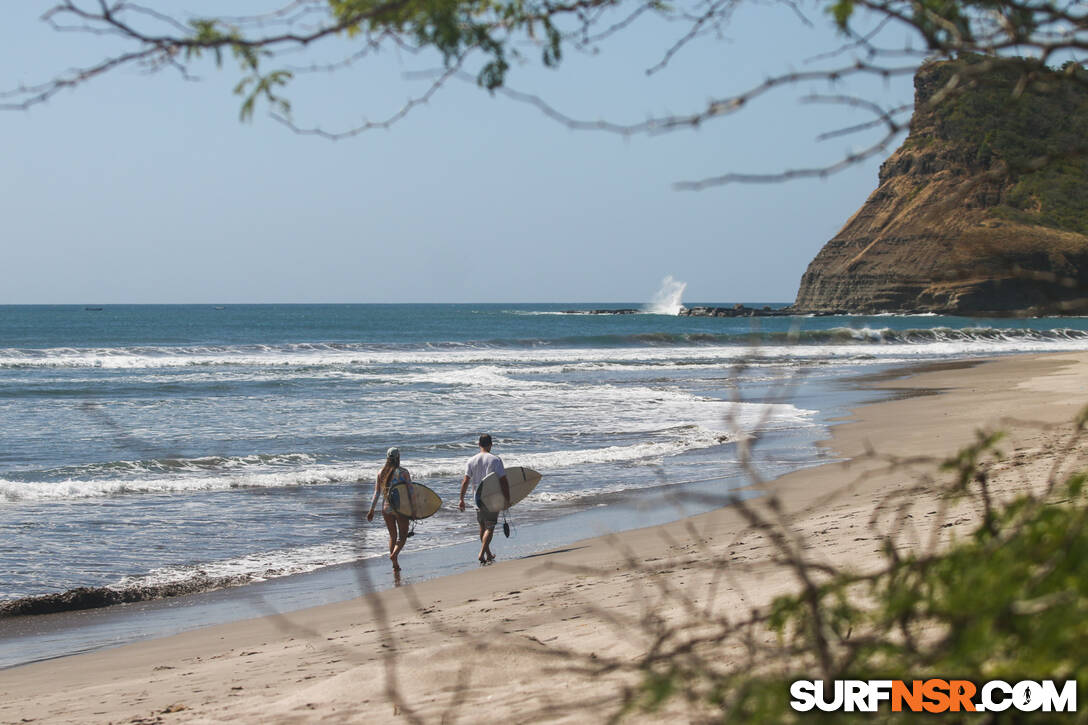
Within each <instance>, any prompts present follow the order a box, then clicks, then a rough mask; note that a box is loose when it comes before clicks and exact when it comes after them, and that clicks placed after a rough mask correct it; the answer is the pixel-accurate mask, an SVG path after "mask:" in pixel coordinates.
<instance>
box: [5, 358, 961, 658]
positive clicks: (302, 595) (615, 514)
mask: <svg viewBox="0 0 1088 725" xmlns="http://www.w3.org/2000/svg"><path fill="white" fill-rule="evenodd" d="M980 362H981V360H961V361H953V362H946V361H924V362H917V363H909V364H908V363H898V364H893V365H891V366H882V367H883V368H884V369H882V370H880V371H878V372H864V373H854V374H851V375H849V376H846V377H844V378H842V380H841V382H840V384H841V385H843V386H844V387H845V389H846V390H847V391H848V392H847V393H845V397H846V398H847V399H846V400H841V401H839V402H838V403H836V404H835V405H834V406H832V407H831V408H829V409H827V411H825V412H826V415H825V416H824V422H825V425H828V426H833V425H836V423H835V421H837V420H839V419H841V416H842V414H843V413H846V412H848V411H849V410H850V409H851V408H853V407H856V406H857V405H861V404H865V403H871V402H874V401H873V398H874V397H876V398H877V399H879V400H886V399H892V398H893V397H895V395H896V394H895V393H892V392H880V390H879V388H878V387H877V386H875V385H873V384H871V383H872V382H873V381H880V380H887V379H898V378H902V377H904V376H907V375H911V374H914V373H916V372H919V371H925V370H931V369H945V368H947V367H949V366H952V367H955V368H959V367H971V366H974V365H977V364H979V363H980ZM874 393H875V395H874ZM914 394H917V393H914ZM766 435H767V436H768V437H772V436H773V437H779V436H781V433H776V432H771V433H768V434H766ZM786 436H787V437H791V436H792V434H791V433H790V432H788V431H787V433H786ZM803 441H804V442H803V443H801V444H800V446H801V447H802V449H808V450H812V451H818V450H821V449H822V446H820V438H819V434H816V435H813V434H812V433H811V432H809V433H805V434H804V436H803ZM724 445H735V443H734V442H730V443H728V444H724ZM789 445H790V447H792V446H793V445H796V444H789ZM813 465H822V462H815V461H808V462H805V463H796V465H794V466H793V467H792V468H791V470H790V471H789V472H792V471H798V470H805V469H807V468H811V467H812V466H813ZM771 475H772V476H773V477H776V478H777V477H780V476H781V475H784V474H780V473H778V472H775V473H772V474H771ZM679 484H686V490H685V492H684V493H681V494H679V495H677V494H675V493H673V492H672V487H673V486H676V485H679ZM723 484H724V485H725V486H726V487H727V490H728V491H729V492H730V493H729V495H732V493H733V492H740V494H741V495H743V496H747V495H750V492H748V491H747V490H746V489H747V488H748V487H747V486H746V485H745V482H744V479H743V477H739V476H737V474H735V473H721V474H719V475H715V476H711V477H709V478H702V479H699V480H697V481H689V480H683V481H676V480H670V479H668V477H667V476H664V477H663V478H662V483H661V485H660V487H659V488H658V489H641V490H638V491H636V492H635V493H627V492H621V493H617V494H613V496H614V497H615V498H616V500H615V501H612V502H611V503H610V504H609V506H608V507H606V508H591V509H586V510H583V511H577V512H574V513H571V514H565V515H563V516H561V517H560V518H558V519H554V520H550V521H548V522H547V524H546V525H541V524H533V525H529V526H527V527H524V528H521V529H520V533H518V534H517V535H516V536H515V538H512V539H509V540H508V541H502V544H503V548H504V552H503V554H504V556H502V557H500V558H501V559H503V560H517V559H523V558H532V557H534V556H537V555H539V554H540V553H541V552H545V551H547V550H549V549H554V548H558V547H563V546H569V545H573V544H575V543H577V542H579V541H580V540H582V539H585V538H587V537H599V536H609V535H613V534H615V533H617V532H624V531H630V530H639V529H644V528H648V527H652V526H657V525H662V524H667V523H671V522H674V521H676V520H681V519H684V518H687V517H689V516H692V515H697V514H701V513H705V512H707V511H710V510H713V509H716V508H720V507H722V506H726V505H729V501H728V500H727V499H728V495H723V494H721V493H720V489H721V487H722V485H723ZM662 510H665V511H666V513H661V511H662ZM378 528H380V527H376V528H375V529H374V530H373V531H369V532H368V531H367V530H366V529H365V528H364V529H363V531H362V536H364V537H367V536H375V535H381V534H377V533H375V532H377V531H378ZM383 533H384V532H383ZM470 539H471V540H466V541H464V542H461V543H453V544H449V545H444V546H438V547H430V548H427V549H419V550H416V549H411V548H410V549H409V550H408V551H407V552H406V553H407V554H408V555H409V560H410V562H411V566H410V567H407V568H406V571H405V573H404V574H403V582H402V577H397V578H396V580H394V579H392V578H390V576H391V575H390V573H389V571H388V565H387V562H386V559H385V557H381V556H377V557H368V558H364V559H360V560H357V561H354V562H346V563H342V564H336V565H331V566H326V567H322V568H320V569H316V570H312V571H306V572H299V573H294V574H289V575H286V576H283V577H272V578H269V579H265V580H256V581H246V582H244V583H239V584H238V585H230V584H228V585H225V586H224V585H218V586H213V587H211V588H207V589H200V588H197V589H195V590H193V591H181V589H182V587H179V586H178V585H173V584H171V585H167V586H165V587H164V589H166V590H167V591H171V590H174V589H178V590H179V591H177V593H176V594H172V593H168V594H166V595H158V596H141V597H140V598H134V599H131V600H128V599H126V600H124V601H121V600H122V599H123V597H124V596H125V595H126V594H127V592H123V591H116V592H115V591H114V590H112V589H110V588H109V587H97V588H86V587H83V588H77V589H72V590H67V591H66V592H61V593H58V594H51V595H41V596H31V597H26V598H24V599H15V600H10V601H8V602H4V603H2V604H0V612H4V610H5V609H7V610H9V611H17V610H18V608H20V607H23V608H27V609H29V607H27V606H26V605H27V604H28V603H29V604H34V605H38V604H39V603H41V604H43V605H45V607H49V606H51V605H53V604H54V602H55V601H57V600H67V599H73V600H76V601H78V600H81V599H92V598H94V597H95V595H96V594H99V593H100V592H102V591H108V592H109V593H110V594H112V595H114V597H115V599H117V600H118V601H117V603H113V604H108V605H104V606H103V605H98V606H84V607H71V608H64V609H62V608H57V609H53V610H51V611H46V610H44V608H43V610H42V611H28V612H18V613H11V614H7V613H4V614H3V615H0V645H3V648H2V650H6V652H3V651H2V650H0V671H2V670H4V669H8V668H11V667H21V666H25V665H27V664H33V663H35V662H44V661H49V660H53V659H57V658H61V657H66V656H70V655H73V654H80V653H86V652H94V651H98V650H102V649H107V648H111V647H118V646H124V645H127V644H131V643H134V642H138V641H141V640H147V639H155V638H161V637H167V636H172V635H175V634H180V633H184V632H188V631H192V630H195V629H199V628H201V627H207V626H213V625H218V624H228V623H230V622H235V621H239V620H244V619H249V618H253V617H259V616H265V615H268V614H273V613H274V614H277V615H281V614H289V613H290V612H293V611H298V610H300V609H305V608H308V607H312V606H317V605H321V604H327V603H329V604H331V603H336V602H342V601H347V600H350V599H354V598H356V597H358V596H362V595H364V594H368V593H373V592H376V591H384V590H387V589H392V588H394V587H396V586H400V585H401V584H402V583H404V584H418V583H421V582H423V581H427V580H430V579H434V578H441V577H445V576H451V575H456V574H461V573H467V572H469V571H472V570H474V569H475V568H476V564H475V555H474V552H475V548H476V547H478V542H477V541H476V539H475V532H473V535H472V536H471V537H470ZM470 550H471V552H472V555H471V556H469V555H468V552H470ZM360 567H365V568H366V570H367V571H366V574H365V576H360V575H358V574H357V573H356V570H357V569H358V568H360ZM140 594H141V595H144V593H143V592H140ZM43 641H44V644H39V642H43Z"/></svg>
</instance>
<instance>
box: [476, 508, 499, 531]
mask: <svg viewBox="0 0 1088 725" xmlns="http://www.w3.org/2000/svg"><path fill="white" fill-rule="evenodd" d="M476 520H477V521H479V522H480V526H482V527H484V528H485V529H490V530H491V531H494V530H495V524H497V523H498V522H499V514H498V512H492V511H488V510H487V509H482V508H477V509H476Z"/></svg>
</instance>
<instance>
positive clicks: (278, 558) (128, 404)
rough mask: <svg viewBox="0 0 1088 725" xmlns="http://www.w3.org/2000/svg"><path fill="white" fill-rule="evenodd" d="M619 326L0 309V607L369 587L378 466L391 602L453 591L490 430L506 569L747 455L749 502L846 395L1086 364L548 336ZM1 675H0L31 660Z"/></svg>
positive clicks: (808, 340)
mask: <svg viewBox="0 0 1088 725" xmlns="http://www.w3.org/2000/svg"><path fill="white" fill-rule="evenodd" d="M689 304H692V303H689ZM709 304H715V303H709ZM717 304H722V303H717ZM749 304H754V303H749ZM758 304H759V306H762V304H764V303H758ZM624 306H625V305H616V304H608V305H596V304H589V303H581V304H579V303H563V304H555V305H539V304H537V305H514V304H510V305H505V304H491V305H229V306H215V305H191V306H190V305H179V306H174V305H133V306H123V305H118V306H113V305H105V306H102V307H101V308H100V309H99V308H94V309H88V308H85V307H82V306H6V307H0V605H4V604H5V603H7V604H9V605H10V604H11V603H13V602H21V601H25V600H27V599H28V598H31V597H40V596H43V595H44V596H48V595H56V594H62V593H65V592H72V591H73V590H77V589H79V588H81V587H85V588H87V589H88V590H89V591H91V592H92V593H93V592H96V591H97V592H99V593H101V592H104V591H105V592H124V593H125V597H126V599H127V600H128V601H140V600H147V601H153V600H158V599H162V598H164V597H167V596H169V595H174V594H177V593H179V592H190V591H202V590H216V589H223V588H225V587H230V588H231V590H232V591H238V590H244V589H245V588H246V587H255V586H258V585H259V586H262V587H265V588H266V589H267V587H268V586H270V583H272V582H275V581H280V580H282V581H284V582H286V581H288V580H291V579H292V578H293V577H298V576H303V575H311V576H312V575H314V574H315V573H320V572H321V571H323V570H332V569H337V568H339V569H343V568H345V567H349V568H350V567H352V566H356V565H358V564H359V562H368V561H369V562H371V565H372V567H373V569H374V571H376V572H380V576H381V577H385V576H386V575H387V573H386V572H385V569H383V568H379V567H378V566H377V563H379V562H381V557H382V555H383V553H384V551H385V548H386V545H387V544H386V540H385V535H384V527H382V526H381V525H380V524H373V525H371V526H370V527H369V528H368V527H367V526H366V525H365V522H364V521H361V519H360V516H359V513H358V505H359V504H360V502H362V503H363V504H364V505H365V504H366V503H368V502H369V497H370V493H371V491H372V490H373V489H372V487H373V477H374V474H375V473H376V471H377V469H378V468H379V467H380V465H381V462H382V458H383V454H384V451H385V450H386V448H388V447H389V446H394V445H395V446H398V447H400V449H401V451H402V456H403V463H404V465H405V466H406V467H408V468H409V470H411V472H412V475H413V477H414V478H415V479H416V480H418V481H421V482H423V483H425V484H427V485H428V486H430V487H432V488H433V489H434V490H435V491H436V492H437V493H438V494H439V495H440V496H442V497H443V499H444V501H445V505H444V507H443V509H442V510H441V511H440V512H439V513H438V514H436V515H435V516H434V517H432V518H431V519H427V520H426V521H423V522H420V523H419V524H418V525H417V527H416V535H415V536H414V537H413V538H412V539H411V540H410V541H409V546H408V549H407V550H406V552H405V555H404V556H403V557H402V564H403V565H404V567H405V573H404V576H405V578H406V579H407V580H408V581H411V580H413V577H415V578H418V577H422V576H432V575H434V574H436V573H439V572H441V571H445V570H447V569H446V568H444V567H445V566H446V565H439V564H436V563H435V562H437V561H440V560H442V561H444V560H443V559H442V556H443V555H442V554H441V552H443V551H445V552H447V555H446V556H447V559H450V558H451V557H452V559H458V560H459V559H462V558H463V559H465V560H466V564H465V566H468V565H469V563H468V562H471V561H472V560H474V558H475V554H474V552H473V551H471V550H470V549H471V544H470V543H469V542H472V541H473V540H474V539H475V536H476V525H475V517H474V516H473V515H471V514H461V513H459V512H458V511H457V510H456V502H457V490H458V487H459V483H460V477H461V475H462V473H463V466H464V462H465V460H466V459H467V457H468V456H469V455H471V454H472V453H473V452H474V440H475V438H476V436H477V435H478V434H479V433H481V432H485V431H486V432H490V433H491V434H492V435H493V436H494V438H495V440H496V445H495V451H494V452H495V453H497V454H499V455H501V456H502V457H503V459H504V460H505V461H506V463H507V465H524V466H530V467H532V468H535V469H537V470H539V471H540V472H542V473H543V474H544V480H543V481H542V483H541V484H540V486H539V488H538V489H537V490H536V491H535V492H534V493H533V494H532V495H531V496H530V497H529V498H528V499H527V500H526V501H525V502H523V503H522V504H520V505H519V506H518V507H516V508H515V509H514V510H513V511H511V516H510V518H511V523H513V524H514V526H515V532H516V533H515V537H514V538H512V539H510V540H508V541H505V542H504V541H500V542H499V543H498V545H497V546H496V547H495V548H496V551H497V552H498V553H499V555H500V557H502V556H521V555H527V554H530V553H532V551H533V549H534V548H538V547H541V546H554V545H557V544H559V543H563V541H568V542H569V541H572V540H574V538H576V537H577V536H578V535H579V534H580V533H584V534H593V533H599V531H597V530H596V529H597V528H600V527H603V526H609V527H630V526H638V525H644V524H645V523H646V522H647V521H650V520H651V519H652V520H654V521H656V520H661V519H663V518H668V517H672V518H676V517H678V516H682V515H686V514H687V513H690V512H691V511H693V510H698V508H699V507H700V506H701V507H703V508H706V507H709V506H712V505H715V503H714V499H713V497H710V498H707V494H714V495H721V496H723V495H725V494H726V493H728V491H730V490H733V489H735V488H737V487H738V486H741V485H743V483H744V482H745V478H744V475H743V472H742V471H741V470H740V466H739V464H738V461H737V455H736V441H737V440H739V439H740V438H742V437H751V436H756V437H757V438H758V440H759V447H758V454H759V456H758V461H759V465H760V466H761V471H762V473H763V474H764V475H770V476H774V475H779V474H781V473H784V472H786V471H789V470H794V469H796V468H799V467H803V466H808V465H814V464H816V463H819V462H821V461H822V460H824V458H823V456H824V455H825V454H824V453H822V452H821V451H820V450H819V449H818V448H817V447H816V446H815V445H814V443H815V441H817V440H819V439H821V438H823V437H825V436H826V432H827V426H828V425H829V420H830V419H831V418H833V417H835V416H837V415H841V414H843V413H844V412H845V411H846V410H847V408H848V407H849V406H852V405H855V404H857V403H858V402H860V401H862V400H869V399H873V398H875V397H876V394H875V393H873V392H872V391H865V390H859V389H858V387H857V386H856V385H853V384H851V382H850V381H851V380H853V379H854V378H857V377H858V376H859V375H863V374H866V373H870V372H872V373H876V372H880V371H883V370H886V369H889V368H894V367H901V366H903V365H905V364H911V363H915V362H923V361H942V360H958V359H972V358H980V357H988V356H994V355H1006V354H1014V353H1025V352H1052V351H1053V352H1056V351H1062V350H1085V349H1088V319H1086V318H1060V319H1056V318H1047V319H1027V320H1011V319H1000V320H996V319H979V320H972V319H966V318H953V317H940V316H873V317H768V318H755V319H747V318H732V319H731V318H689V317H678V316H675V315H669V314H656V313H652V312H646V313H642V314H631V315H589V314H567V313H566V312H567V311H570V310H578V311H586V310H592V309H596V308H602V307H608V308H618V307H624ZM626 306H629V307H639V305H638V304H632V305H626ZM685 493H693V494H694V493H697V494H699V496H692V497H691V500H690V501H688V502H687V503H685V504H684V505H682V506H681V505H670V506H662V505H659V503H660V501H662V500H664V499H663V498H662V497H663V496H666V495H668V496H670V497H672V498H671V499H670V500H680V499H682V498H683V496H684V494H685ZM655 501H656V502H659V503H658V504H655V505H653V506H649V505H648V504H649V503H650V502H655ZM700 502H701V503H700ZM647 508H652V509H654V510H655V513H654V514H653V515H652V516H650V517H649V518H647V516H645V515H643V513H642V512H645V510H646V509H647ZM579 522H582V523H579ZM591 529H592V530H591ZM559 532H562V533H559ZM361 533H362V535H361ZM459 546H460V547H462V548H464V547H466V546H468V547H469V549H465V552H467V556H462V553H461V549H458V548H457V547H459ZM449 552H457V553H456V554H453V553H449ZM428 557H429V558H428ZM436 557H437V558H436ZM413 562H416V564H415V568H413V567H414V564H413ZM428 562H429V563H428ZM296 580H297V579H296ZM262 582H263V584H260V583H262ZM377 585H379V586H385V585H390V583H385V582H384V579H379V580H377ZM50 616H54V615H50ZM16 619H19V620H25V619H30V618H28V617H19V618H16ZM3 621H4V620H2V619H0V622H3ZM11 621H12V620H11V619H10V618H9V619H8V622H9V623H10V622H11ZM0 626H3V625H0ZM9 629H10V628H9ZM99 644H101V643H99ZM85 646H87V647H90V646H95V645H93V644H88V645H85ZM19 652H20V653H19V654H16V655H13V656H11V657H9V658H8V659H7V660H0V666H4V665H8V664H13V663H16V662H18V661H25V660H26V659H28V658H34V657H41V656H48V655H45V654H42V652H41V651H38V650H34V651H30V650H20V651H19Z"/></svg>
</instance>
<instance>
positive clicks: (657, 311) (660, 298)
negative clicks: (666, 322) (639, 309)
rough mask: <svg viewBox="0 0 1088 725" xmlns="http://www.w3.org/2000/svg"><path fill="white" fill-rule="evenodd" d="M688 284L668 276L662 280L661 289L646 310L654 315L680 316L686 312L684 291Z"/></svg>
mask: <svg viewBox="0 0 1088 725" xmlns="http://www.w3.org/2000/svg"><path fill="white" fill-rule="evenodd" d="M687 286H688V283H687V282H681V281H680V280H678V279H674V278H673V276H672V275H671V274H670V275H667V276H666V277H665V279H663V280H661V288H660V289H658V290H657V292H656V293H655V294H654V296H653V299H652V300H650V302H649V304H647V305H646V307H645V308H644V309H645V310H646V312H648V313H650V314H653V315H678V314H680V313H681V312H682V311H683V310H684V302H683V298H684V289H685V288H686V287H687Z"/></svg>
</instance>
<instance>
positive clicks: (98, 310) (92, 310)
mask: <svg viewBox="0 0 1088 725" xmlns="http://www.w3.org/2000/svg"><path fill="white" fill-rule="evenodd" d="M83 309H84V310H86V311H87V312H101V311H102V308H101V307H84V308H83Z"/></svg>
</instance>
